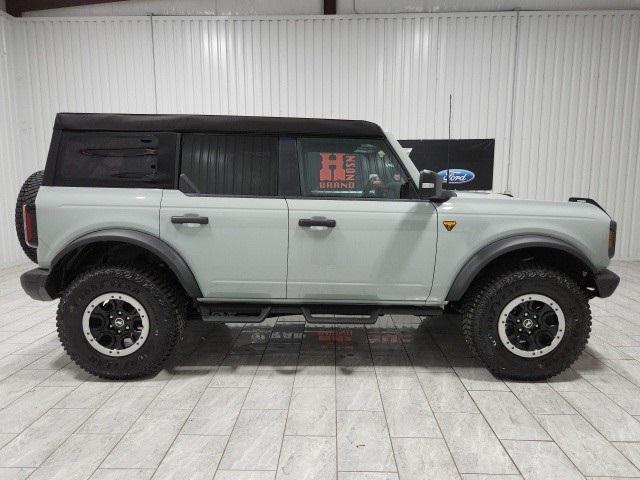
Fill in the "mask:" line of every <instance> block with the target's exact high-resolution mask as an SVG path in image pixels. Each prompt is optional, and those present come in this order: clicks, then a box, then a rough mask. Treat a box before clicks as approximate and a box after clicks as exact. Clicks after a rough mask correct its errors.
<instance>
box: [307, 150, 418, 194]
mask: <svg viewBox="0 0 640 480" xmlns="http://www.w3.org/2000/svg"><path fill="white" fill-rule="evenodd" d="M298 150H299V158H300V170H301V178H302V190H303V195H306V196H319V197H322V196H326V197H348V198H387V199H399V198H415V195H414V189H413V187H412V185H411V183H410V182H409V181H408V180H407V176H406V175H405V173H404V171H403V170H402V168H401V167H400V164H399V163H398V160H397V159H396V158H395V156H394V155H392V153H391V151H390V150H389V148H388V147H387V146H386V145H385V143H384V142H382V141H380V140H370V139H366V140H356V139H329V138H302V139H300V140H299V142H298Z"/></svg>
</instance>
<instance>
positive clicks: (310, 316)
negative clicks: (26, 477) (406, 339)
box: [300, 307, 380, 325]
mask: <svg viewBox="0 0 640 480" xmlns="http://www.w3.org/2000/svg"><path fill="white" fill-rule="evenodd" d="M300 310H302V315H304V318H305V320H306V321H307V323H342V324H351V325H370V324H373V323H376V321H377V320H378V317H379V316H380V310H379V309H376V310H372V311H371V312H369V313H367V314H358V313H354V314H344V313H343V314H335V313H325V312H323V313H319V312H316V313H313V312H312V311H311V309H310V308H309V307H301V308H300Z"/></svg>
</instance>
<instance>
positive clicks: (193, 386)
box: [149, 371, 212, 410]
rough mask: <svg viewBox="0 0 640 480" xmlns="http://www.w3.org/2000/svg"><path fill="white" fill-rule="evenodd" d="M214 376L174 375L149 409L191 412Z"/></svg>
mask: <svg viewBox="0 0 640 480" xmlns="http://www.w3.org/2000/svg"><path fill="white" fill-rule="evenodd" d="M211 379H212V374H210V373H207V372H204V371H203V372H193V373H190V374H179V375H174V376H173V377H172V378H171V380H169V381H168V382H167V384H166V385H165V386H164V387H163V388H162V390H160V393H159V394H158V396H157V397H156V398H155V399H154V400H153V402H152V403H151V405H150V406H149V408H151V409H157V410H171V409H174V408H179V409H181V410H191V409H192V408H193V407H194V406H195V404H196V403H197V402H198V400H199V398H200V395H202V393H203V392H204V391H205V389H206V388H207V385H209V383H211Z"/></svg>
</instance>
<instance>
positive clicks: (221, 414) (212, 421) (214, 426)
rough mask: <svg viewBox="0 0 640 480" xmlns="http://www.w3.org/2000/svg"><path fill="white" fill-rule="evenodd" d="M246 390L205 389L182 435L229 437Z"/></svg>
mask: <svg viewBox="0 0 640 480" xmlns="http://www.w3.org/2000/svg"><path fill="white" fill-rule="evenodd" d="M248 390H249V389H248V388H225V387H220V388H207V389H206V390H205V392H204V393H203V394H202V396H201V397H200V400H199V401H198V403H197V404H196V406H195V408H194V409H193V411H192V412H191V414H190V415H189V418H188V419H187V421H186V423H185V424H184V427H183V428H182V433H185V434H192V435H231V431H232V430H233V426H234V424H235V423H236V419H237V418H238V414H239V413H240V409H241V408H242V402H243V401H244V398H245V396H246V395H247V391H248Z"/></svg>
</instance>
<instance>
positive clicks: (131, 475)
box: [90, 468, 154, 480]
mask: <svg viewBox="0 0 640 480" xmlns="http://www.w3.org/2000/svg"><path fill="white" fill-rule="evenodd" d="M153 472H154V470H153V469H143V468H116V469H114V468H99V469H98V470H96V471H95V473H94V474H93V475H92V476H91V479H90V480H149V479H150V478H151V476H152V475H153Z"/></svg>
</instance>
